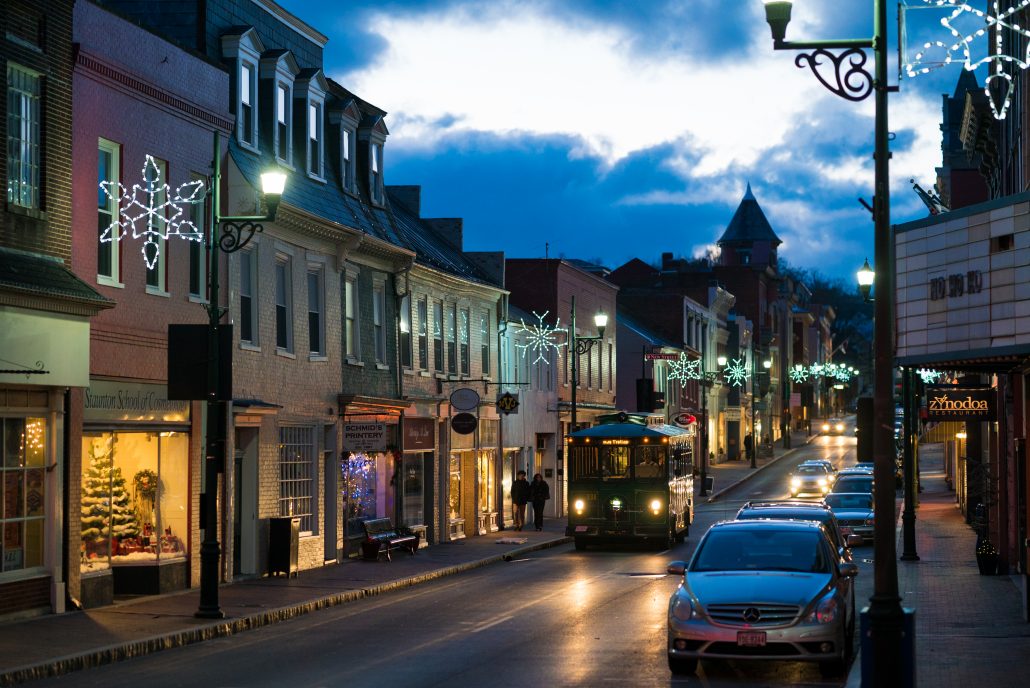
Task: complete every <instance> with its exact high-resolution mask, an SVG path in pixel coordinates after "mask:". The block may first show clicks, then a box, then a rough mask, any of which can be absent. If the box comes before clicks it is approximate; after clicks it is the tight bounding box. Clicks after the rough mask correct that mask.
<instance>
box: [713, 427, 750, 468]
mask: <svg viewBox="0 0 1030 688" xmlns="http://www.w3.org/2000/svg"><path fill="white" fill-rule="evenodd" d="M738 437H740V421H739V420H728V421H726V458H727V459H729V460H730V461H733V460H734V459H739V458H740V445H739V444H738V442H737V438H738ZM757 444H758V438H757V437H756V438H755V445H756V447H755V449H756V450H757ZM709 451H711V449H709Z"/></svg>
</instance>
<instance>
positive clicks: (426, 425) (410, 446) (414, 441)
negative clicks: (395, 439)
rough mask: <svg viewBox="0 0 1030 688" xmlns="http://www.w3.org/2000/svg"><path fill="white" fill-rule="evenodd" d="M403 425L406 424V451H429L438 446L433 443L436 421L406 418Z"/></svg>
mask: <svg viewBox="0 0 1030 688" xmlns="http://www.w3.org/2000/svg"><path fill="white" fill-rule="evenodd" d="M402 423H403V424H404V449H405V450H427V449H432V448H433V447H435V446H436V443H435V442H434V441H433V440H434V437H433V430H434V427H435V425H436V420H435V419H433V418H407V417H405V418H404V420H403V421H402Z"/></svg>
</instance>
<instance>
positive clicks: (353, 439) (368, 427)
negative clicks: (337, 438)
mask: <svg viewBox="0 0 1030 688" xmlns="http://www.w3.org/2000/svg"><path fill="white" fill-rule="evenodd" d="M386 444H387V442H386V423H344V424H343V447H344V449H346V450H347V451H349V452H351V453H352V454H368V453H370V452H381V451H386Z"/></svg>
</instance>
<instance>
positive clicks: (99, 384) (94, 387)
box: [83, 380, 190, 423]
mask: <svg viewBox="0 0 1030 688" xmlns="http://www.w3.org/2000/svg"><path fill="white" fill-rule="evenodd" d="M83 418H84V420H85V421H86V422H97V421H139V422H148V423H184V422H187V421H188V420H189V418H190V404H189V402H188V401H175V400H169V399H168V388H167V387H165V386H164V385H147V384H141V383H135V382H115V381H110V380H91V381H90V383H89V387H87V388H86V391H85V394H84V397H83Z"/></svg>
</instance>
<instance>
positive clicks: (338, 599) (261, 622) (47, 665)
mask: <svg viewBox="0 0 1030 688" xmlns="http://www.w3.org/2000/svg"><path fill="white" fill-rule="evenodd" d="M570 542H572V538H571V537H568V536H562V537H560V538H558V539H555V540H549V541H547V542H540V543H537V544H534V545H527V546H525V547H519V548H517V549H513V550H508V551H505V552H503V553H500V554H496V555H491V556H489V557H484V558H483V559H476V560H474V561H468V562H464V563H461V564H455V565H453V566H447V567H445V568H442V569H436V570H435V571H429V572H426V573H422V574H419V575H417V576H409V577H407V578H400V579H398V580H394V581H389V582H387V583H382V584H379V585H373V586H369V587H366V588H360V589H358V590H350V591H347V592H342V593H336V594H333V595H326V596H323V597H320V598H317V599H314V600H311V601H309V602H301V603H298V604H293V605H289V606H286V607H279V608H278V609H270V610H267V611H264V612H260V613H257V614H251V615H249V616H243V617H239V618H235V619H229V620H226V621H220V622H217V623H209V624H205V625H202V626H197V627H195V628H190V629H186V630H182V631H176V632H173V633H166V634H164V635H159V636H151V637H149V638H141V639H139V640H129V641H125V642H122V643H116V644H113V645H106V646H104V647H99V648H96V649H94V650H87V651H85V652H80V653H77V654H72V655H65V656H63V657H57V658H55V659H51V660H48V661H46V662H42V663H39V664H35V665H26V666H20V667H14V668H12V669H8V670H6V671H4V672H3V673H2V674H0V686H11V685H15V684H18V683H24V682H26V681H32V680H36V679H41V678H52V677H55V676H60V675H62V674H67V673H70V672H73V671H79V670H81V669H89V668H92V667H98V666H103V665H105V664H113V663H114V662H118V661H121V660H124V659H130V658H132V657H141V656H143V655H147V654H151V653H153V652H160V651H161V650H170V649H172V648H176V647H184V646H186V645H192V644H194V643H199V642H203V641H205V640H212V639H215V638H225V637H228V636H232V635H236V634H237V633H242V632H243V631H249V630H253V629H255V628H261V627H262V626H268V625H271V624H274V623H278V622H280V621H288V620H290V619H294V618H297V617H299V616H303V615H305V614H309V613H311V612H315V611H318V610H320V609H328V608H330V607H335V606H338V605H341V604H346V603H347V602H354V601H356V600H360V599H364V598H366V597H375V596H377V595H382V594H384V593H387V592H391V591H394V590H400V589H403V588H409V587H412V586H415V585H419V584H420V583H427V582H429V581H433V580H436V579H438V578H443V577H445V576H451V575H454V574H457V573H462V572H465V571H471V570H473V569H478V568H483V567H485V566H489V565H490V564H494V563H496V562H499V561H504V560H505V558H512V557H515V556H520V555H523V554H528V553H529V552H535V551H538V550H543V549H549V548H551V547H557V546H560V545H564V544H568V543H570Z"/></svg>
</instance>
